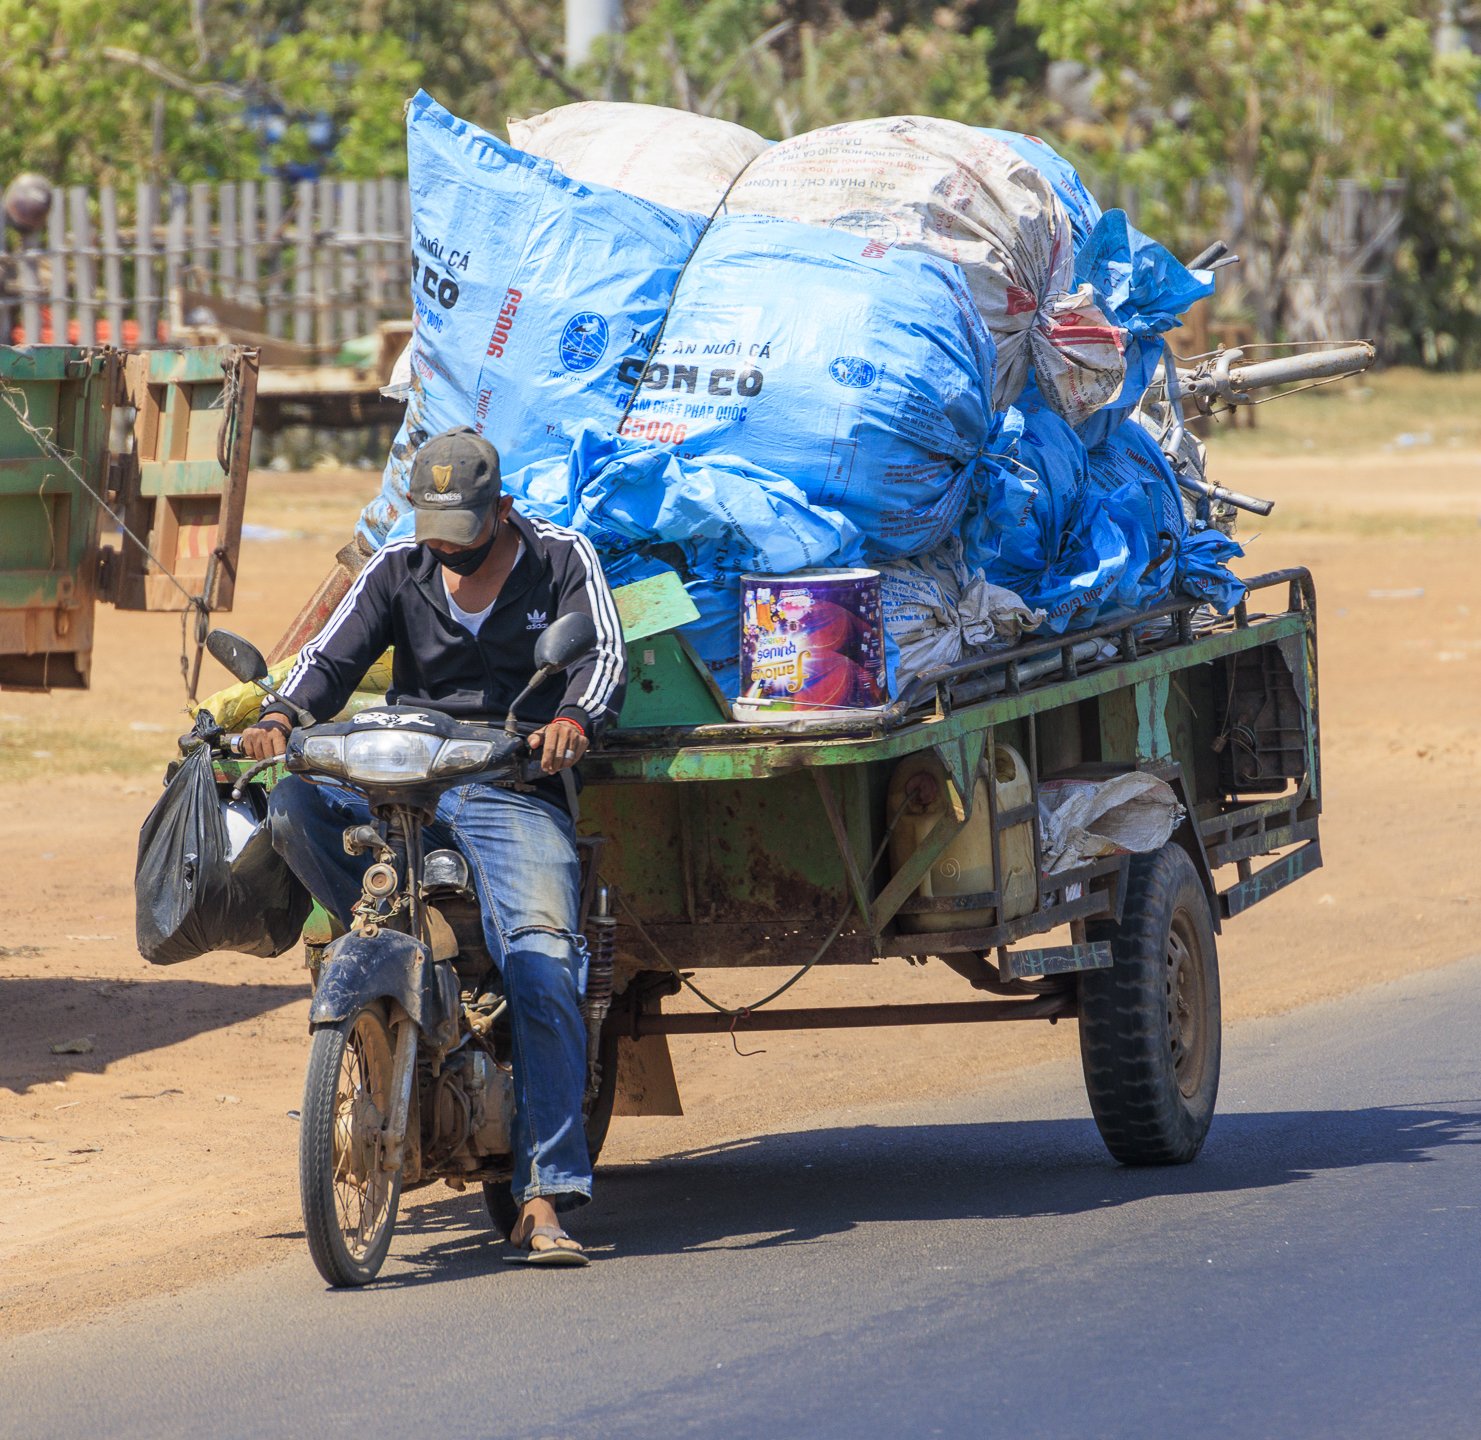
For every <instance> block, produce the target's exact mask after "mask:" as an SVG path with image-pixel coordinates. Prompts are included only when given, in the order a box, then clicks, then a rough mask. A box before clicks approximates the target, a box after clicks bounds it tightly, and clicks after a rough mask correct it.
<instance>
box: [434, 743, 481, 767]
mask: <svg viewBox="0 0 1481 1440" xmlns="http://www.w3.org/2000/svg"><path fill="white" fill-rule="evenodd" d="M493 753H494V747H493V746H492V745H491V744H490V743H489V742H488V741H487V740H444V741H443V742H442V749H441V750H439V751H438V752H437V763H436V764H435V765H434V766H433V767H432V769H433V773H434V774H437V775H466V774H468V773H469V772H471V771H474V770H482V769H483V768H484V767H485V766H487V764H488V763H489V759H490V757H491V756H492V755H493Z"/></svg>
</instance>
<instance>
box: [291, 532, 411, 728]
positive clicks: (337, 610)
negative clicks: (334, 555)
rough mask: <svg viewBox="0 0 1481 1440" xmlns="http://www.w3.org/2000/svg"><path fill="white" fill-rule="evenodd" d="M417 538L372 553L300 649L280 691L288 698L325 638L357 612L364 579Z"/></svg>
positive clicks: (328, 638)
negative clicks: (313, 633)
mask: <svg viewBox="0 0 1481 1440" xmlns="http://www.w3.org/2000/svg"><path fill="white" fill-rule="evenodd" d="M416 543H417V542H416V541H415V540H397V541H394V542H393V543H392V544H390V545H382V546H381V548H380V549H379V550H378V551H377V552H376V553H375V554H374V555H373V556H371V558H370V560H369V561H368V562H367V563H366V566H365V568H364V569H363V570H362V571H361V572H360V573H359V574H358V575H357V576H356V577H355V583H354V584H353V585H351V586H350V588H349V590H348V591H347V592H346V594H345V598H344V599H343V600H341V601H340V602H339V604H338V605H336V606H335V607H334V613H333V614H332V615H330V617H329V619H328V620H326V621H325V622H324V628H323V629H322V630H320V631H319V633H318V634H317V635H315V636H314V638H313V639H312V640H310V641H309V642H308V644H306V645H305V646H304V647H303V649H302V650H300V651H299V652H298V663H297V664H296V665H294V667H293V669H292V670H290V671H289V672H288V678H287V679H286V680H284V681H283V684H282V686H281V688H280V689H279V690H278V694H279V695H281V696H282V697H283V698H284V699H285V700H289V699H292V696H293V688H294V686H296V685H297V684H298V683H299V681H300V680H302V679H303V677H304V675H305V673H306V672H307V670H308V668H309V666H311V665H312V664H313V663H314V658H315V657H316V656H317V655H318V653H319V651H320V649H322V648H323V646H324V644H325V642H326V641H329V640H332V639H333V638H334V635H335V632H336V631H337V630H338V629H339V627H340V626H341V625H343V624H344V623H345V621H346V620H347V619H348V618H349V617H350V615H351V614H353V613H354V609H355V602H356V601H357V600H359V598H360V596H361V594H362V593H363V591H364V589H365V582H366V581H367V580H369V579H370V573H371V571H372V570H374V569H375V568H376V567H377V566H378V565H380V564H381V562H382V561H383V560H385V558H386V556H387V555H390V554H391V553H392V552H393V551H401V550H408V549H411V548H412V547H413V546H415V545H416Z"/></svg>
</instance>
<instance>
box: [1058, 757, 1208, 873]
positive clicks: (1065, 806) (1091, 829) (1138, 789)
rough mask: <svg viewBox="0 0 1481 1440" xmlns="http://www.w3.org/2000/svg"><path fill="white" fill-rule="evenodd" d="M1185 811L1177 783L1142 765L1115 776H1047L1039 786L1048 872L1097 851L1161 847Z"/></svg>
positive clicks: (1078, 862) (1115, 852)
mask: <svg viewBox="0 0 1481 1440" xmlns="http://www.w3.org/2000/svg"><path fill="white" fill-rule="evenodd" d="M1183 814H1184V811H1183V807H1182V806H1181V805H1180V804H1178V797H1177V792H1176V791H1175V790H1174V789H1173V788H1172V786H1171V785H1169V784H1168V783H1167V781H1165V780H1159V779H1158V778H1157V777H1156V776H1155V775H1147V774H1145V773H1143V772H1141V771H1132V772H1130V773H1129V774H1126V775H1117V776H1115V777H1113V778H1112V779H1110V780H1046V781H1044V782H1043V783H1042V784H1041V785H1040V786H1039V828H1040V832H1041V835H1042V838H1043V850H1044V873H1045V874H1046V875H1054V874H1056V873H1058V872H1059V871H1061V870H1070V869H1073V868H1074V867H1075V866H1076V865H1082V864H1084V863H1085V861H1087V860H1093V859H1094V858H1095V857H1096V856H1098V855H1124V854H1128V853H1130V854H1133V855H1142V854H1146V853H1148V852H1149V851H1152V850H1160V849H1161V848H1162V847H1163V846H1164V845H1166V844H1167V842H1168V840H1169V839H1171V838H1172V832H1173V831H1174V830H1175V829H1176V828H1177V826H1178V822H1179V821H1181V820H1182V818H1183Z"/></svg>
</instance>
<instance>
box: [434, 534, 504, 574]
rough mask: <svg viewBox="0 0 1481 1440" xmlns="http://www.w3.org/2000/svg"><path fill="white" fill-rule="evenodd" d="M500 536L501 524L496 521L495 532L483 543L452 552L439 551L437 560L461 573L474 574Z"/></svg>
mask: <svg viewBox="0 0 1481 1440" xmlns="http://www.w3.org/2000/svg"><path fill="white" fill-rule="evenodd" d="M498 538H499V525H498V522H497V521H495V522H494V529H493V533H492V534H491V535H490V536H489V538H488V539H487V540H485V541H484V542H483V544H482V545H475V546H473V548H472V549H471V550H454V551H453V552H452V553H451V554H448V553H447V552H446V551H441V552H438V554H437V561H438V563H439V564H441V565H446V566H447V568H448V569H449V570H455V571H456V572H457V573H458V574H459V575H472V574H473V572H474V571H475V570H477V569H478V567H479V566H480V565H482V564H483V562H484V561H485V560H487V559H488V558H489V551H490V550H492V549H493V548H494V541H495V540H497V539H498Z"/></svg>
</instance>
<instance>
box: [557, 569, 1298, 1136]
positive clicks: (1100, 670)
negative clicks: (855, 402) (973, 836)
mask: <svg viewBox="0 0 1481 1440" xmlns="http://www.w3.org/2000/svg"><path fill="white" fill-rule="evenodd" d="M1262 606H1264V607H1266V608H1261V607H1262ZM639 643H642V642H639ZM631 648H635V647H631ZM634 658H635V659H637V658H638V657H636V656H635V657H634ZM648 658H651V655H650V656H649V657H648ZM650 698H652V697H650ZM646 708H647V710H648V712H650V713H651V712H653V711H655V710H658V709H660V708H661V707H658V706H655V705H649V706H647V707H646ZM624 713H625V714H626V712H624ZM1005 744H1006V745H1011V746H1013V747H1014V748H1015V750H1017V751H1018V752H1019V753H1020V754H1021V755H1022V756H1024V757H1025V758H1026V759H1027V762H1028V771H1029V778H1030V782H1031V786H1032V798H1031V800H1030V803H1029V804H1028V805H1027V806H1018V807H1015V808H1011V809H1003V808H1002V807H1001V806H999V805H998V803H997V798H996V796H997V787H996V786H995V785H994V784H992V783H988V784H987V785H986V787H985V789H986V796H987V800H988V805H989V816H988V820H989V831H990V835H991V841H992V855H993V868H992V873H993V874H994V875H996V876H1001V875H1003V873H1004V871H1003V868H1002V858H1001V852H1002V842H1003V837H1004V836H1005V835H1006V834H1007V833H1008V832H1009V831H1010V830H1011V829H1012V828H1013V827H1014V826H1021V825H1022V824H1023V822H1024V821H1025V820H1026V819H1027V820H1030V821H1032V822H1034V823H1032V824H1031V826H1030V830H1031V833H1032V834H1033V836H1034V837H1035V838H1034V843H1035V860H1036V862H1037V861H1039V860H1040V858H1041V856H1040V850H1039V845H1040V840H1039V826H1038V824H1037V819H1038V801H1039V786H1040V784H1041V783H1042V782H1044V781H1048V780H1051V779H1066V778H1086V779H1099V778H1104V777H1108V776H1111V775H1116V774H1122V773H1124V772H1127V771H1149V772H1151V773H1153V774H1155V775H1157V776H1158V777H1160V778H1162V779H1164V780H1165V781H1167V782H1168V783H1169V784H1170V785H1171V786H1172V787H1173V789H1174V790H1175V791H1176V792H1177V794H1178V797H1179V799H1180V800H1181V802H1182V804H1183V806H1184V808H1185V812H1186V813H1185V816H1184V818H1183V819H1182V820H1181V821H1180V823H1179V824H1178V826H1177V828H1176V829H1175V831H1174V833H1173V836H1172V839H1171V840H1170V841H1169V842H1168V845H1167V846H1165V847H1164V848H1163V850H1162V851H1160V852H1157V853H1155V854H1152V855H1141V856H1130V855H1111V856H1105V857H1101V858H1098V859H1095V860H1093V861H1091V862H1089V863H1086V864H1083V865H1080V866H1078V867H1076V868H1074V869H1072V870H1068V871H1064V872H1062V873H1058V874H1055V875H1053V876H1052V877H1043V876H1042V875H1041V876H1040V887H1039V893H1038V900H1037V904H1036V905H1035V906H1034V908H1033V909H1032V911H1031V912H1030V913H1028V914H1025V915H1021V916H1019V917H1018V918H1014V919H1007V918H999V917H1000V915H1001V907H1002V903H1003V896H1002V895H1001V894H1000V893H999V892H998V890H989V891H985V892H981V893H976V894H971V895H965V896H963V895H958V896H951V897H947V898H942V899H929V898H927V899H922V898H920V896H919V894H918V891H919V888H920V882H921V880H922V878H923V877H924V876H925V875H926V874H927V872H928V871H929V870H930V868H931V866H932V865H933V863H934V862H935V861H936V860H937V858H938V857H939V856H941V855H942V853H943V852H944V851H945V850H946V849H947V847H948V846H949V845H950V844H951V843H952V841H953V839H954V838H955V837H956V835H957V834H958V833H959V832H960V831H961V829H962V828H963V827H964V826H965V825H966V824H967V823H969V821H970V819H971V811H972V806H973V795H974V790H975V789H976V786H975V784H974V778H975V777H976V775H977V773H978V767H979V766H980V765H982V764H984V761H985V759H987V758H988V757H992V756H993V755H994V747H996V746H999V745H1005ZM923 750H930V751H932V752H933V753H934V754H935V755H936V756H937V757H938V758H939V761H940V763H941V765H942V766H943V767H944V769H945V771H946V774H947V775H948V776H949V777H950V782H951V789H952V792H953V795H952V801H953V808H952V810H951V812H950V813H948V814H945V815H943V816H942V817H941V818H940V819H939V820H937V822H936V823H935V825H934V827H933V828H932V829H931V830H930V831H929V833H927V834H926V835H925V836H924V838H923V839H921V840H920V842H919V843H918V844H917V845H916V846H915V847H914V848H913V850H912V851H911V853H909V855H908V856H907V857H906V858H905V859H904V860H903V863H899V864H898V865H896V867H895V868H894V869H893V870H892V871H891V869H890V868H889V863H888V851H889V849H890V846H889V845H888V843H887V842H888V840H889V838H890V831H891V826H892V823H893V818H894V817H892V816H891V815H889V814H888V813H887V804H886V795H887V791H888V789H889V780H890V775H891V773H892V771H893V770H894V767H895V766H897V765H899V764H900V763H901V762H902V761H906V760H907V759H909V758H910V757H912V756H914V755H917V754H918V753H919V752H921V751H923ZM583 771H584V774H585V778H586V789H585V791H584V793H583V797H582V807H583V818H582V825H581V829H582V831H583V833H585V834H587V835H590V836H600V837H603V840H602V843H601V846H600V851H599V857H600V858H599V861H598V864H599V868H600V871H601V874H602V876H603V878H604V879H605V880H606V882H607V883H608V884H609V885H610V886H611V887H612V888H613V890H614V892H615V894H616V895H617V897H618V903H617V917H618V922H619V923H618V951H617V953H618V965H619V980H618V988H619V1001H618V1004H617V1005H616V1006H615V1007H614V1011H613V1019H612V1023H613V1024H615V1025H617V1026H619V1027H621V1029H622V1032H623V1034H624V1035H626V1036H627V1037H630V1039H639V1038H641V1037H644V1036H658V1035H663V1034H673V1033H680V1032H690V1033H693V1032H701V1031H712V1030H719V1031H726V1030H735V1031H740V1030H744V1029H747V1028H749V1029H784V1028H821V1027H835V1026H853V1025H889V1024H925V1023H940V1022H981V1021H997V1020H1024V1019H1041V1020H1049V1021H1051V1022H1052V1021H1058V1020H1061V1019H1069V1018H1078V1019H1079V1020H1080V1025H1081V1038H1082V1052H1083V1053H1084V1055H1085V1062H1086V1079H1087V1085H1088V1087H1089V1089H1090V1094H1091V1100H1092V1106H1093V1108H1094V1110H1095V1113H1096V1118H1097V1121H1098V1122H1099V1123H1100V1125H1101V1130H1102V1133H1103V1134H1104V1135H1105V1137H1106V1139H1107V1143H1108V1144H1109V1145H1110V1147H1111V1149H1112V1151H1113V1153H1115V1154H1116V1155H1117V1156H1118V1158H1121V1159H1123V1160H1127V1161H1131V1162H1159V1161H1177V1160H1185V1159H1191V1158H1192V1156H1193V1154H1195V1153H1196V1152H1197V1149H1198V1147H1199V1145H1200V1144H1201V1143H1202V1138H1203V1133H1204V1131H1205V1130H1206V1128H1207V1123H1208V1119H1209V1118H1210V1116H1211V1113H1212V1108H1213V1101H1214V1093H1215V1091H1216V1088H1217V1079H1218V1028H1219V1005H1218V973H1217V960H1216V957H1215V941H1214V935H1215V933H1216V932H1217V931H1218V930H1219V929H1220V927H1221V925H1222V924H1223V923H1224V922H1226V921H1228V920H1230V919H1232V918H1233V917H1234V916H1237V915H1238V914H1240V913H1241V912H1242V911H1244V910H1246V909H1248V908H1249V907H1250V906H1251V905H1253V904H1256V903H1257V902H1258V901H1260V900H1263V899H1265V898H1267V897H1268V896H1270V895H1272V894H1274V893H1275V892H1276V891H1277V890H1279V889H1281V888H1283V887H1284V886H1286V885H1289V884H1291V883H1292V882H1293V881H1295V880H1297V879H1299V878H1300V877H1301V876H1302V875H1305V874H1306V873H1308V872H1309V871H1311V870H1314V869H1316V868H1317V867H1318V866H1319V865H1320V864H1321V849H1320V840H1319V835H1318V817H1319V814H1320V810H1321V767H1320V748H1319V732H1318V712H1317V658H1316V601H1315V590H1314V587H1313V585H1312V580H1311V576H1310V575H1309V573H1308V572H1307V571H1305V570H1288V571H1281V572H1277V573H1273V574H1268V575H1262V576H1259V577H1257V578H1255V579H1253V580H1251V581H1250V587H1249V594H1248V596H1247V599H1246V601H1245V602H1244V603H1243V604H1241V605H1240V606H1239V607H1238V608H1237V609H1236V611H1235V612H1234V613H1233V614H1232V615H1231V616H1229V617H1227V618H1225V619H1215V618H1213V617H1211V616H1210V615H1209V614H1208V612H1206V611H1203V610H1200V609H1198V608H1197V607H1195V606H1192V605H1191V604H1188V603H1186V602H1184V603H1179V602H1173V603H1170V604H1166V605H1163V606H1161V607H1159V608H1157V609H1154V610H1151V611H1148V612H1144V613H1142V614H1138V615H1135V616H1131V617H1127V618H1125V619H1121V620H1118V621H1115V622H1112V623H1109V624H1103V625H1101V626H1098V627H1097V628H1095V629H1093V630H1090V631H1085V632H1079V633H1076V634H1072V635H1069V636H1065V637H1056V638H1053V639H1049V640H1043V641H1035V642H1032V643H1029V644H1024V645H1020V646H1018V647H1017V648H1015V649H1013V650H1011V651H1004V652H999V653H996V654H993V655H990V656H986V657H983V658H979V659H976V660H973V661H970V662H968V663H966V664H962V665H958V666H955V667H952V668H950V669H947V670H942V671H939V672H936V673H933V674H927V675H923V676H921V677H920V678H919V679H917V680H916V681H915V682H914V683H913V684H912V685H911V686H910V687H909V689H908V690H907V691H906V692H905V693H904V694H903V695H902V696H901V697H900V699H899V700H898V701H897V702H896V703H895V704H893V705H892V706H891V707H889V709H888V710H886V711H885V712H884V713H882V714H879V715H875V716H869V717H866V718H864V719H863V720H860V721H856V722H854V726H853V728H847V726H846V725H845V728H843V729H841V730H840V729H834V730H832V731H830V732H829V733H818V732H817V730H816V729H810V728H806V727H802V726H798V727H797V728H796V729H795V731H793V732H792V733H778V731H777V729H776V727H774V726H766V727H754V726H753V727H747V726H742V725H738V724H693V725H688V726H682V727H671V728H663V727H659V726H653V725H647V726H640V727H637V728H621V729H618V730H617V731H616V732H615V733H614V734H613V735H612V736H611V738H610V739H609V740H608V742H607V744H606V745H605V746H604V747H603V748H602V749H601V750H600V751H599V752H597V753H594V754H593V755H591V756H590V757H589V758H588V759H587V760H586V761H585V762H584V765H583ZM988 773H991V770H990V767H989V772H988ZM1261 861H1263V863H1259V864H1258V868H1256V867H1257V862H1261ZM1036 868H1038V869H1041V868H1042V867H1041V866H1039V865H1036ZM926 912H935V913H934V915H933V917H932V921H931V925H932V927H933V928H929V929H928V928H927V925H926V924H925V923H923V921H922V916H923V915H924V914H925V913H926ZM958 915H961V916H963V917H966V918H963V920H962V921H961V923H960V924H956V923H953V922H954V921H955V918H956V916H958ZM984 917H986V921H985V923H984ZM940 927H945V928H940ZM1055 931H1059V932H1060V933H1059V934H1058V935H1057V936H1056V935H1053V934H1051V932H1055ZM1026 941H1031V942H1034V943H1032V944H1030V945H1027V946H1025V945H1024V943H1023V942H1026ZM927 956H932V957H938V958H939V959H940V960H941V961H942V962H944V963H945V964H947V965H950V966H951V967H952V968H953V969H954V970H956V971H958V972H959V973H960V974H961V975H962V976H963V977H964V978H965V979H966V980H967V981H968V982H969V984H970V986H971V988H972V989H974V990H975V991H977V992H978V998H975V999H964V1000H962V1001H960V1002H944V1003H939V1004H929V1005H920V1004H914V1005H869V1006H832V1007H827V1008H807V1009H798V1008H781V1007H769V1008H756V1009H742V1010H739V1011H737V1010H736V1009H735V1008H734V1007H723V1008H711V1009H709V1010H707V1011H701V1012H695V1011H693V1010H689V1011H684V1012H677V1013H674V1012H668V1013H666V1012H665V1011H664V1009H663V1007H662V999H663V997H664V996H666V995H669V994H673V993H675V992H676V991H677V990H678V988H679V985H680V978H679V972H683V973H684V974H685V975H686V976H692V974H693V972H696V971H701V970H703V969H705V968H709V967H727V968H734V967H745V966H779V965H796V966H801V965H805V964H807V963H809V962H811V963H817V964H829V965H840V964H871V963H874V962H876V961H885V960H889V959H891V958H900V957H904V958H906V959H911V960H920V959H922V958H924V957H927Z"/></svg>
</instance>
